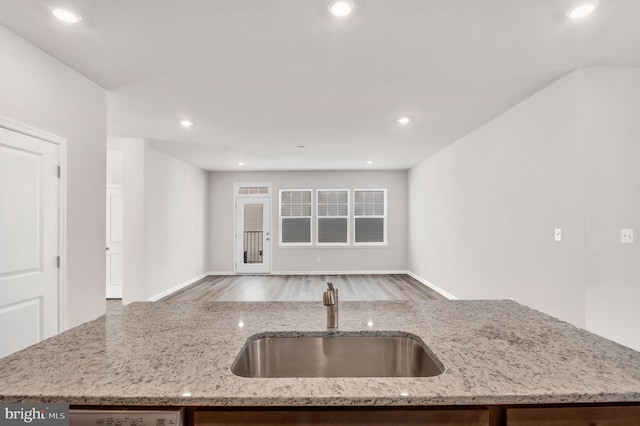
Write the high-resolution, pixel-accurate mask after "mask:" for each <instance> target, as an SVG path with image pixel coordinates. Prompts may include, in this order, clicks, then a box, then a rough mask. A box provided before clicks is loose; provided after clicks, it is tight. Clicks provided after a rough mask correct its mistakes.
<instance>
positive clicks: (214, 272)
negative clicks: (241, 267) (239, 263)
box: [204, 271, 236, 276]
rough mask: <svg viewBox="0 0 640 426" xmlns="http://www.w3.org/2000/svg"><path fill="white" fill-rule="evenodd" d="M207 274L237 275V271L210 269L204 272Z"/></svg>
mask: <svg viewBox="0 0 640 426" xmlns="http://www.w3.org/2000/svg"><path fill="white" fill-rule="evenodd" d="M207 275H236V273H235V272H233V271H209V272H205V273H204V276H207Z"/></svg>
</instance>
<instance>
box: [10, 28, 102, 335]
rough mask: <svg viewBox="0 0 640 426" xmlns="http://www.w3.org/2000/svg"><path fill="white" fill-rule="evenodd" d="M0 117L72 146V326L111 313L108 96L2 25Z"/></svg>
mask: <svg viewBox="0 0 640 426" xmlns="http://www.w3.org/2000/svg"><path fill="white" fill-rule="evenodd" d="M0 52H2V53H1V54H0V94H1V95H0V115H1V116H4V117H7V118H10V119H12V120H15V121H19V122H21V123H24V124H26V125H29V126H32V127H36V128H39V129H41V130H44V131H46V132H49V133H53V134H56V135H58V136H62V137H64V138H66V139H67V147H68V155H67V164H68V174H67V184H68V186H67V254H66V255H67V272H68V275H67V322H68V324H67V325H68V326H69V327H73V326H76V325H79V324H81V323H83V322H85V321H88V320H91V319H94V318H96V317H97V316H99V315H102V314H103V313H104V312H105V302H104V299H105V254H104V243H105V192H104V191H105V181H106V178H105V174H106V172H105V150H106V92H105V91H104V90H103V89H102V88H100V87H99V86H97V85H96V84H94V83H93V82H91V81H89V80H88V79H86V78H85V77H83V76H82V75H80V74H78V73H77V72H75V71H73V70H72V69H70V68H69V67H67V66H66V65H64V64H62V63H61V62H59V61H57V60H56V59H53V58H52V57H50V56H49V55H47V54H46V53H44V52H42V51H40V50H38V49H37V48H35V47H34V46H33V45H31V44H29V43H27V42H26V41H24V40H23V39H21V38H19V37H18V36H16V35H15V34H13V33H12V32H10V31H8V30H7V29H6V28H4V27H2V26H0Z"/></svg>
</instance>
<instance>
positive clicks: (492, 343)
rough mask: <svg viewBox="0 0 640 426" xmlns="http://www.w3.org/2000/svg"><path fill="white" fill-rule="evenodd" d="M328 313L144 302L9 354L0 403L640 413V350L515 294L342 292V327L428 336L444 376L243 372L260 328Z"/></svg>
mask: <svg viewBox="0 0 640 426" xmlns="http://www.w3.org/2000/svg"><path fill="white" fill-rule="evenodd" d="M325 315H326V314H325V308H324V306H322V303H320V302H317V303H316V302H256V303H239V302H211V303H207V302H153V303H133V304H130V305H127V306H125V307H123V308H120V309H117V310H115V311H114V312H110V313H109V314H108V315H106V316H103V317H101V318H99V319H97V320H95V321H92V322H89V323H86V324H83V325H81V326H79V327H76V328H73V329H71V330H69V331H67V332H65V333H63V334H61V335H58V336H56V337H53V338H51V339H48V340H46V341H44V342H41V343H39V344H37V345H35V346H32V347H30V348H27V349H25V350H23V351H20V352H18V353H16V354H13V355H10V356H8V357H6V358H3V359H1V360H0V403H23V402H29V403H31V402H48V403H53V402H60V403H68V404H71V405H73V406H127V407H130V406H146V407H158V406H188V407H200V408H201V409H204V408H206V407H210V408H211V409H215V408H216V407H218V408H222V407H227V408H228V407H243V408H248V409H251V407H254V408H256V409H257V408H260V409H267V408H268V407H280V408H283V407H284V408H305V409H308V408H310V407H323V408H326V409H329V410H330V409H331V407H336V408H337V407H353V408H356V407H357V408H358V409H362V408H366V407H378V408H380V407H386V408H395V409H397V408H403V409H411V407H417V408H421V409H438V408H447V407H448V408H452V407H455V408H458V407H460V408H462V407H469V408H474V409H487V410H489V409H494V410H495V407H500V410H501V411H500V413H502V414H499V417H501V420H495V422H502V423H495V422H494V423H492V424H503V423H504V416H505V414H504V413H505V407H506V408H509V407H513V408H514V409H516V408H518V409H527V408H531V407H538V406H545V407H547V408H549V407H551V408H562V407H565V406H566V407H572V408H575V407H578V408H580V407H585V409H586V408H589V407H591V408H594V407H595V408H605V409H608V410H609V411H611V409H613V410H614V411H615V410H617V408H620V410H623V411H624V409H626V410H627V412H628V413H637V415H640V410H638V407H639V406H640V353H639V352H636V351H634V350H632V349H629V348H626V347H624V346H621V345H619V344H616V343H614V342H612V341H609V340H607V339H604V338H601V337H599V336H596V335H594V334H592V333H589V332H587V331H585V330H582V329H579V328H576V327H574V326H572V325H569V324H567V323H565V322H562V321H559V320H557V319H555V318H552V317H550V316H548V315H545V314H542V313H540V312H537V311H535V310H532V309H530V308H527V307H525V306H522V305H520V304H518V303H516V302H513V301H495V300H493V301H489V300H486V301H484V300H478V301H420V302H404V301H402V302H341V305H340V329H341V330H344V331H368V332H374V333H375V332H384V331H398V330H399V331H403V332H407V333H412V334H415V335H417V336H419V337H420V338H421V339H422V340H423V341H424V342H425V343H426V345H427V346H428V347H429V349H430V350H431V351H432V352H433V353H434V354H435V356H436V357H437V358H438V360H439V361H440V362H441V363H442V364H443V365H444V367H445V368H446V371H445V372H444V373H443V374H441V375H438V376H435V377H419V378H413V377H396V378H389V377H375V378H271V379H263V378H245V377H238V376H235V375H234V374H233V373H231V371H230V366H231V364H232V363H233V361H234V359H235V357H236V355H237V354H238V352H239V351H240V349H241V348H242V346H243V345H244V343H245V341H246V340H247V338H249V337H250V336H252V335H254V334H256V333H260V332H266V331H269V332H290V331H316V332H317V331H324V330H325V326H326V323H325ZM612 404H613V405H614V406H613V407H612ZM633 410H636V411H633ZM627 415H628V414H627ZM633 415H634V416H635V415H636V414H633ZM494 417H495V416H494ZM473 424H475V423H473ZM510 424H511V423H510ZM513 424H527V423H513ZM558 424H560V423H558ZM585 424H588V423H585ZM602 424H606V423H602ZM637 424H640V420H638V423H637Z"/></svg>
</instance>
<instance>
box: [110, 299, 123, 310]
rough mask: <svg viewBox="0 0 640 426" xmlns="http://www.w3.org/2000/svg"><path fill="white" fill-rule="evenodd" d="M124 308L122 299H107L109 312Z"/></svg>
mask: <svg viewBox="0 0 640 426" xmlns="http://www.w3.org/2000/svg"><path fill="white" fill-rule="evenodd" d="M121 306H122V299H107V312H111V311H113V310H115V309H118V308H120V307H121Z"/></svg>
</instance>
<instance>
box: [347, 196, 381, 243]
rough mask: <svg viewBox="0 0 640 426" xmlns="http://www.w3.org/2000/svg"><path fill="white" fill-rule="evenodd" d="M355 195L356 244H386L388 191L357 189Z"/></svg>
mask: <svg viewBox="0 0 640 426" xmlns="http://www.w3.org/2000/svg"><path fill="white" fill-rule="evenodd" d="M353 195H354V202H353V207H354V209H353V217H354V229H355V232H354V234H355V236H354V243H355V244H386V242H387V190H386V189H356V190H354V191H353Z"/></svg>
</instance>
